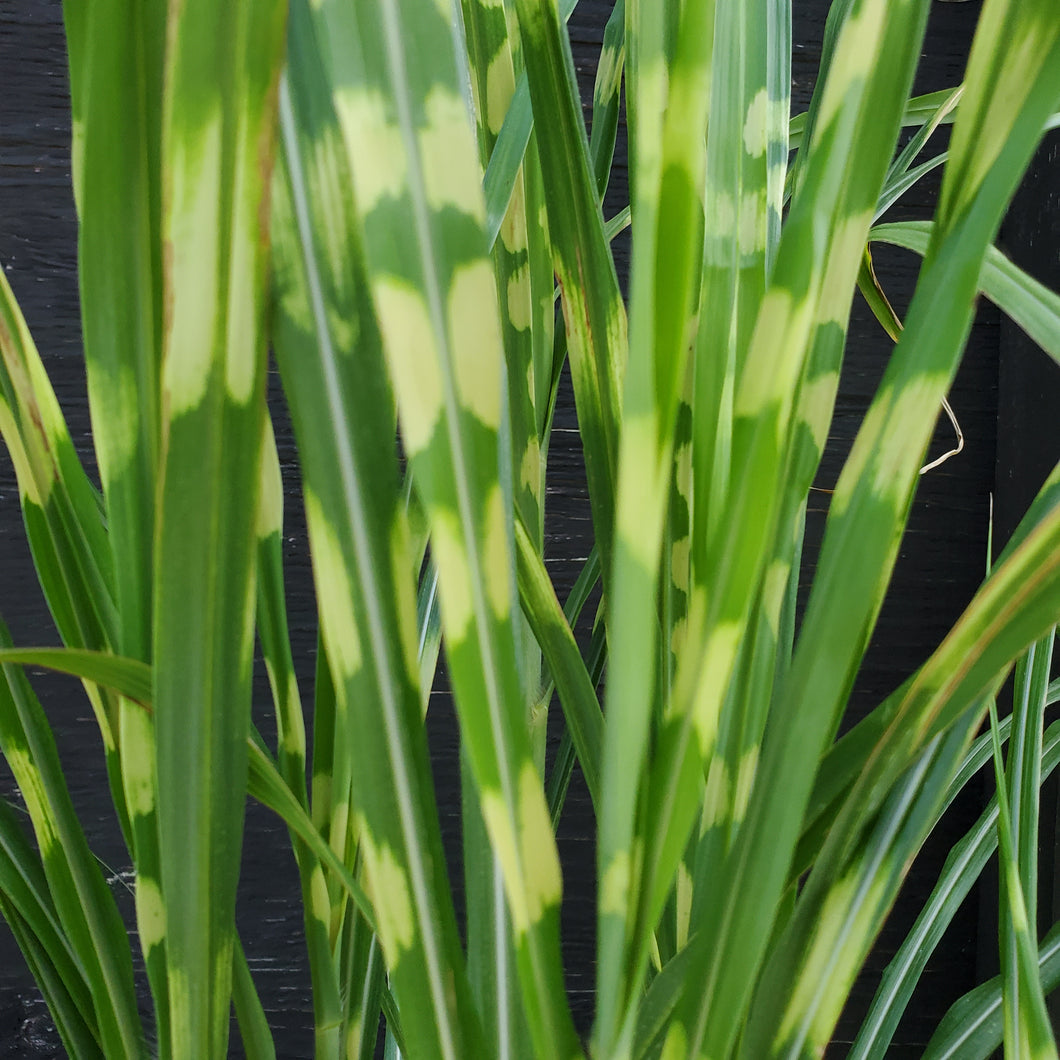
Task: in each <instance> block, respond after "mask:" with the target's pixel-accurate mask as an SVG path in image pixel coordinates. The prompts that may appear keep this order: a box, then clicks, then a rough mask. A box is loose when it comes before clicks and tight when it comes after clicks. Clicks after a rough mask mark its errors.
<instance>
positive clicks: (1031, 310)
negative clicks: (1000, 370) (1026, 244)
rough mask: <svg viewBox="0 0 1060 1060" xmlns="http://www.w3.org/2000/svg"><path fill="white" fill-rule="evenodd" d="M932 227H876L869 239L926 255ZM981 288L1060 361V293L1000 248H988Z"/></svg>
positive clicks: (906, 223)
mask: <svg viewBox="0 0 1060 1060" xmlns="http://www.w3.org/2000/svg"><path fill="white" fill-rule="evenodd" d="M932 230H933V228H932V222H930V221H903V222H896V223H894V224H884V225H876V226H874V227H873V228H872V229H871V230H870V232H869V239H870V240H873V241H878V242H881V243H892V244H894V245H895V246H899V247H905V248H906V249H907V250H915V251H916V252H917V253H918V254H925V253H926V252H927V249H928V246H929V244H930V241H931V238H932ZM979 290H980V291H982V293H983V294H985V295H986V297H987V298H989V299H990V301H991V302H993V303H994V304H995V305H996V306H997V307H998V308H999V309H1000V310H1001V311H1002V312H1004V313H1005V314H1007V315H1008V316H1010V317H1011V318H1012V319H1013V320H1014V321H1015V322H1016V323H1017V324H1019V326H1020V327H1021V328H1023V330H1024V331H1025V332H1027V334H1028V335H1029V336H1030V337H1031V338H1032V339H1034V341H1035V342H1036V343H1038V345H1039V346H1041V348H1042V349H1043V350H1045V352H1046V353H1048V354H1049V356H1050V357H1052V358H1053V360H1054V361H1056V362H1057V363H1058V364H1060V295H1057V294H1055V293H1054V292H1053V291H1050V290H1049V289H1048V288H1047V287H1044V286H1042V284H1040V283H1038V281H1037V280H1035V279H1034V278H1033V277H1031V276H1028V275H1027V274H1026V273H1025V272H1024V271H1023V270H1022V269H1020V268H1018V267H1017V266H1015V265H1013V264H1012V262H1011V261H1009V260H1008V258H1006V257H1005V256H1004V254H1002V253H1001V252H1000V251H999V250H998V249H997V248H996V247H989V248H988V249H987V252H986V260H985V261H984V262H983V269H982V272H980V274H979Z"/></svg>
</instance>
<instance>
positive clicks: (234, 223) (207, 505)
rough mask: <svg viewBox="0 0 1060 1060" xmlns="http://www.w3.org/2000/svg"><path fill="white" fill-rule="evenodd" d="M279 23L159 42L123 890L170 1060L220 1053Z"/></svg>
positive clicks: (176, 15) (222, 25)
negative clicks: (158, 918)
mask: <svg viewBox="0 0 1060 1060" xmlns="http://www.w3.org/2000/svg"><path fill="white" fill-rule="evenodd" d="M285 16H286V11H285V6H284V5H283V4H282V3H281V2H279V0H275V2H267V3H263V4H255V5H253V6H238V7H232V6H229V5H222V4H217V3H213V2H210V0H188V2H187V3H184V4H182V5H180V6H179V7H173V8H172V9H171V10H170V12H169V22H168V26H167V52H166V71H167V72H166V97H165V101H164V113H163V118H162V144H163V147H162V166H163V173H164V183H165V189H164V208H163V211H162V231H163V238H164V239H165V241H166V244H167V256H166V268H165V300H166V306H167V313H166V319H165V328H164V337H163V341H164V360H163V365H162V373H161V386H162V399H161V404H162V408H163V410H164V412H163V419H162V435H163V437H164V439H165V443H164V448H163V455H162V464H161V478H160V485H159V491H158V497H159V509H158V514H157V523H156V538H155V553H154V555H155V569H154V586H155V595H154V643H153V657H154V659H155V660H156V662H155V671H154V677H155V696H154V703H155V723H156V738H157V760H158V767H157V768H158V776H157V784H158V803H157V806H158V811H157V812H158V834H159V849H160V869H161V879H160V881H154V880H151V879H150V878H149V877H146V876H144V875H141V877H140V879H139V881H138V888H139V889H140V890H141V891H143V890H144V889H146V888H148V887H157V886H158V883H159V882H160V884H161V899H162V900H163V901H164V903H165V904H164V909H165V923H164V927H163V925H162V924H161V923H158V924H155V925H152V927H153V928H154V931H153V933H152V935H149V936H148V938H147V939H145V942H146V943H147V945H148V948H150V943H151V942H152V941H153V942H159V941H163V939H162V936H163V935H164V944H165V948H166V962H167V965H168V970H169V975H168V987H169V1005H170V1013H169V1015H170V1021H171V1022H170V1032H171V1049H172V1054H173V1056H174V1057H175V1058H176V1060H182V1058H193V1057H194V1058H196V1060H198V1058H202V1057H212V1056H220V1055H223V1054H224V1052H225V1049H226V1042H227V1039H228V1026H229V1001H230V995H231V974H232V951H233V947H234V945H235V922H234V918H235V894H236V885H237V882H238V875H239V852H240V846H241V837H242V830H243V802H244V799H245V793H246V776H247V742H246V741H247V735H248V730H249V724H250V678H251V663H252V654H253V621H254V603H255V577H254V573H255V559H256V552H255V544H256V532H255V531H256V527H255V519H256V513H257V510H258V489H259V476H258V473H257V472H258V468H259V467H260V460H261V443H262V431H263V425H262V420H263V416H264V378H265V373H264V369H265V339H264V331H263V326H264V316H265V300H264V295H265V272H266V266H267V258H266V255H265V249H266V246H267V235H266V233H265V232H264V231H263V230H262V227H261V218H262V207H263V204H264V202H265V201H266V200H265V196H266V193H267V191H268V178H269V174H270V170H271V163H272V152H273V144H272V135H271V130H272V129H273V126H274V118H275V96H276V84H277V80H278V77H279V71H280V63H281V59H282V44H283V33H284V25H285ZM248 468H249V469H252V470H251V473H250V474H248V473H247V469H248ZM140 900H141V901H143V895H142V894H141V898H140ZM141 919H142V918H141ZM142 931H143V925H142V926H141V932H142Z"/></svg>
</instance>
